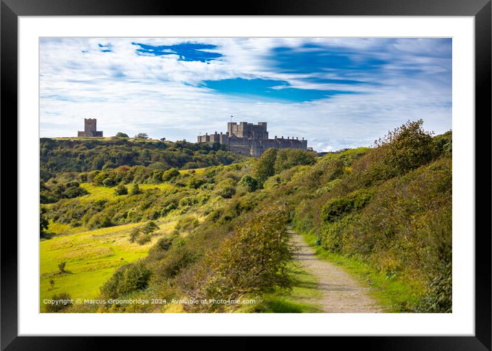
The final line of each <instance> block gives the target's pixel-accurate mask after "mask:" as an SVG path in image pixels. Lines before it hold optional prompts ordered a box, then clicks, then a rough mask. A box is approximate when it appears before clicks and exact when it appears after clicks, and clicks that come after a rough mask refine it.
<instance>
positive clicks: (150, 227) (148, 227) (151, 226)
mask: <svg viewBox="0 0 492 351" xmlns="http://www.w3.org/2000/svg"><path fill="white" fill-rule="evenodd" d="M157 229H159V226H158V225H157V224H155V222H154V221H150V222H148V223H147V224H145V225H144V227H143V228H142V231H143V232H144V233H145V234H152V233H153V232H155V231H156V230H157Z"/></svg>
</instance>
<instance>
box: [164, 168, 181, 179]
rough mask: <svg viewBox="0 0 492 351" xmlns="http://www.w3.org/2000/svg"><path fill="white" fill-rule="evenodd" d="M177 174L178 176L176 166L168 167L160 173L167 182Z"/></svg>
mask: <svg viewBox="0 0 492 351" xmlns="http://www.w3.org/2000/svg"><path fill="white" fill-rule="evenodd" d="M177 176H179V171H178V170H177V169H176V168H170V169H168V170H167V171H165V172H164V174H163V175H162V180H163V181H165V182H168V181H170V180H173V179H175V178H176V177H177Z"/></svg>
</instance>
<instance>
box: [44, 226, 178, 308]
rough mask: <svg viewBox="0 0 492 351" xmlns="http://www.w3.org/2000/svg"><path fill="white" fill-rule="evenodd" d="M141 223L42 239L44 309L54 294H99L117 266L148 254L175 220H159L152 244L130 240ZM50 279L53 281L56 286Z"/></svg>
mask: <svg viewBox="0 0 492 351" xmlns="http://www.w3.org/2000/svg"><path fill="white" fill-rule="evenodd" d="M139 225H142V223H132V224H127V225H122V226H117V227H110V228H102V229H97V230H92V231H86V232H81V233H76V234H71V235H64V236H55V237H54V238H52V239H49V240H44V241H41V244H40V256H41V267H40V268H41V272H40V273H41V281H40V284H41V296H40V297H41V300H40V303H41V312H43V311H44V310H45V308H44V307H45V306H44V304H43V300H44V299H49V298H51V297H52V296H53V295H54V294H59V293H62V292H64V293H68V294H70V296H71V298H72V299H74V300H76V299H90V298H95V297H97V296H98V295H99V288H100V287H101V286H102V284H103V283H104V282H105V281H106V280H108V278H109V277H111V275H112V274H113V272H114V271H115V270H116V269H117V268H119V267H120V266H122V265H124V264H127V263H130V262H132V261H135V260H137V259H140V258H143V257H145V256H146V255H147V252H148V250H149V248H150V247H151V246H152V245H153V244H154V243H155V242H156V241H157V240H158V237H159V236H162V235H166V234H167V233H170V232H171V231H172V229H173V228H174V222H165V223H160V224H159V227H160V230H159V231H158V232H156V234H155V235H154V236H153V238H152V242H151V243H148V244H145V245H139V244H137V243H130V242H129V240H128V237H129V233H130V231H131V229H132V228H134V227H136V226H139ZM61 262H66V267H65V270H66V271H67V273H60V270H59V269H58V264H60V263H61ZM50 280H53V281H54V286H53V287H52V286H51V284H50Z"/></svg>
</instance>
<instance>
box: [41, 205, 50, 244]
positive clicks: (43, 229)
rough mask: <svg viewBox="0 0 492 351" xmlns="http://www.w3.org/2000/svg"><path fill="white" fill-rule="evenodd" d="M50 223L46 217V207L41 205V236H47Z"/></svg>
mask: <svg viewBox="0 0 492 351" xmlns="http://www.w3.org/2000/svg"><path fill="white" fill-rule="evenodd" d="M49 225H50V222H48V220H47V219H46V209H45V208H44V207H41V214H40V217H39V227H40V236H41V238H44V237H45V236H46V231H47V230H48V227H49Z"/></svg>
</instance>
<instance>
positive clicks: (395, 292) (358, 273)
mask: <svg viewBox="0 0 492 351" xmlns="http://www.w3.org/2000/svg"><path fill="white" fill-rule="evenodd" d="M303 237H304V240H306V242H307V243H308V245H309V246H311V247H312V248H314V249H315V250H316V256H317V257H319V258H320V259H322V260H326V261H329V262H331V263H334V264H336V265H337V266H340V267H343V268H344V269H345V270H346V271H347V272H349V273H350V274H351V275H352V276H353V277H355V278H356V279H358V280H359V281H360V282H361V283H362V284H364V285H366V286H369V287H370V288H371V289H370V295H371V296H373V297H374V298H375V299H377V301H378V302H379V303H380V304H381V306H382V307H383V310H384V312H410V309H409V306H415V305H416V304H417V303H418V301H419V297H418V296H416V295H415V293H414V290H413V289H412V287H411V286H410V284H408V283H406V282H404V281H401V280H399V279H397V278H396V277H390V278H388V277H387V276H386V275H385V274H384V273H381V272H378V271H376V270H375V269H374V268H372V267H370V266H369V264H367V263H366V262H363V261H361V260H359V259H356V258H349V257H346V256H342V255H339V254H334V253H331V252H328V251H326V250H324V249H323V248H322V247H320V246H317V245H316V240H317V238H318V237H317V236H316V235H314V234H303Z"/></svg>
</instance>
